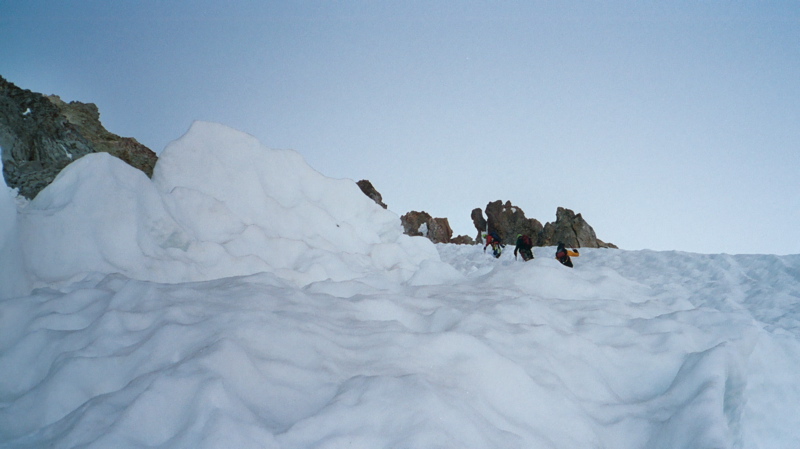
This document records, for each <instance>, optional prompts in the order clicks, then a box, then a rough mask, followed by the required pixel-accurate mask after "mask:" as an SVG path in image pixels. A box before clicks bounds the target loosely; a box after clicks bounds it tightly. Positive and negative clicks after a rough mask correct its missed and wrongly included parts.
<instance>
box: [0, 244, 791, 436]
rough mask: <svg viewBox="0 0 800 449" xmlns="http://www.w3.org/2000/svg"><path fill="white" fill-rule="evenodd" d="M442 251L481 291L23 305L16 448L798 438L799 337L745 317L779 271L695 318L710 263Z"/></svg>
mask: <svg viewBox="0 0 800 449" xmlns="http://www.w3.org/2000/svg"><path fill="white" fill-rule="evenodd" d="M438 249H439V251H440V252H441V254H442V258H443V260H445V261H447V262H450V263H452V264H453V265H454V266H458V267H459V269H460V270H461V272H462V273H464V275H465V277H466V279H464V280H462V281H459V282H453V281H452V280H450V281H448V282H446V283H444V284H439V285H426V286H413V285H407V284H406V285H403V284H399V283H392V282H386V283H384V284H378V283H375V282H372V283H365V282H360V281H358V280H349V281H340V282H339V281H332V280H326V281H321V282H318V283H312V284H310V285H308V286H306V287H305V288H297V287H296V286H294V285H293V284H291V283H289V282H287V281H286V280H283V279H280V278H279V277H277V276H276V275H274V274H267V273H264V274H256V275H251V276H246V277H231V278H226V279H220V280H214V281H206V282H197V283H183V284H161V283H153V282H146V281H140V280H132V279H129V278H127V277H125V276H122V275H115V274H111V275H107V276H97V277H89V278H87V279H84V280H83V281H81V282H78V283H74V284H72V285H71V286H70V287H69V288H68V289H63V290H60V291H57V290H52V289H42V290H37V291H35V292H34V293H33V294H32V295H30V296H27V297H21V298H16V299H8V300H5V301H3V302H2V303H0V304H2V311H3V314H2V320H3V322H2V323H0V325H1V326H0V329H2V330H1V331H0V400H2V408H0V445H3V447H9V448H34V447H44V446H47V447H50V446H52V447H59V448H66V447H88V448H94V447H97V448H100V447H115V448H127V447H130V448H144V447H187V448H188V447H192V448H212V447H213V448H227V447H237V448H249V447H252V448H264V447H266V448H269V447H272V448H301V447H315V448H317V447H318V448H340V447H364V448H366V447H369V448H395V447H463V448H498V447H503V448H539V447H541V448H575V447H607V448H612V447H613V448H642V447H647V448H689V447H691V448H738V447H743V448H780V447H790V446H791V444H793V443H791V442H793V441H796V440H797V437H798V436H800V433H798V429H800V418H798V416H797V414H796V413H794V408H795V406H796V404H797V403H798V400H800V391H798V387H797V382H796V381H795V380H794V379H795V374H796V372H797V370H798V368H800V345H798V341H797V338H796V336H793V335H789V334H787V333H786V332H785V331H784V330H783V329H780V330H776V329H771V328H769V326H764V325H763V323H762V322H759V321H757V320H755V319H754V318H753V316H752V315H753V314H752V313H751V312H750V311H749V310H748V308H747V307H745V306H744V305H742V306H741V307H738V308H733V307H731V306H732V304H734V301H737V300H738V299H739V298H749V302H750V303H756V302H757V301H755V299H756V298H755V297H754V296H752V295H750V296H748V295H746V294H744V290H745V288H743V287H742V284H741V282H742V280H743V278H741V277H740V276H742V273H746V272H748V271H750V270H756V269H758V267H760V266H762V265H763V264H764V263H770V260H773V258H772V256H764V257H751V256H731V257H730V258H729V260H730V261H731V262H733V263H734V264H735V265H736V266H737V267H738V268H737V269H732V268H731V267H732V266H733V265H730V266H728V267H727V268H726V269H724V270H723V269H720V270H721V271H715V273H716V274H722V273H723V271H724V272H725V273H727V274H726V275H725V276H719V280H718V282H717V284H716V287H715V288H714V289H713V290H714V291H719V292H727V294H726V296H714V295H713V294H711V295H709V296H706V297H703V301H702V302H703V305H702V306H699V307H698V306H695V305H693V304H692V302H693V301H697V300H698V299H700V294H699V293H697V292H696V291H695V287H696V285H693V283H694V282H697V281H696V280H695V279H696V276H698V275H699V274H703V273H706V271H705V270H707V269H708V267H707V256H703V255H695V254H681V253H652V252H628V251H617V250H585V251H584V252H583V255H582V256H581V257H580V258H579V259H577V260H576V265H577V266H576V268H575V269H573V270H570V269H567V268H564V267H562V266H561V265H559V264H558V263H557V262H556V261H555V260H552V259H550V257H549V253H552V248H544V249H542V248H537V249H536V251H537V259H535V260H534V261H531V262H528V263H522V262H515V261H514V260H513V258H511V257H507V256H504V257H503V258H501V259H500V260H495V259H493V258H491V257H490V256H487V255H485V254H484V253H483V252H482V251H481V249H480V247H457V246H454V245H439V246H438ZM777 259H778V260H780V261H781V263H780V265H783V266H784V269H783V271H782V273H776V274H775V275H773V276H770V277H768V278H763V279H762V280H760V281H754V283H752V284H749V285H747V286H746V290H747V291H751V292H752V291H767V289H768V285H767V284H769V283H772V286H771V287H770V288H771V289H772V290H775V289H779V290H782V291H790V292H791V291H794V289H795V288H796V287H797V285H798V283H800V279H798V278H797V276H796V274H794V275H793V274H792V273H796V270H797V268H798V262H797V259H796V258H793V257H778V258H777ZM667 266H673V267H676V266H678V267H682V268H681V271H678V270H665V269H664V267H667ZM633 267H638V268H633ZM714 276H715V275H714ZM654 279H657V282H653V281H652V280H654ZM775 279H781V280H782V281H781V282H782V285H776V284H774V282H775ZM670 285H673V286H684V285H685V286H686V287H676V288H674V289H670V288H667V286H670ZM683 288H691V289H692V290H693V293H692V294H689V293H688V292H687V291H685V290H683ZM783 298H784V300H786V301H789V300H788V299H787V298H788V296H784V297H783ZM763 299H764V300H765V301H769V298H767V297H765V298H763ZM797 300H798V298H797V297H794V299H793V301H795V303H796V301H797ZM785 305H786V306H790V307H789V308H790V309H791V306H792V304H790V303H789V302H787V303H786V304H785ZM717 306H718V307H717ZM782 319H784V320H785V319H786V317H783V318H782ZM776 332H777V333H776Z"/></svg>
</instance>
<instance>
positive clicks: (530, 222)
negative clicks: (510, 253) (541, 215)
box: [472, 200, 543, 245]
mask: <svg viewBox="0 0 800 449" xmlns="http://www.w3.org/2000/svg"><path fill="white" fill-rule="evenodd" d="M486 217H487V219H484V218H483V214H482V213H481V210H480V209H474V210H473V211H472V223H473V224H474V225H475V229H477V230H478V238H477V240H478V241H479V242H482V241H483V236H482V233H483V232H492V231H496V232H497V233H498V234H499V235H500V238H501V239H503V243H506V244H512V245H513V244H514V243H516V241H517V234H528V235H530V236H531V238H532V239H533V243H534V245H538V240H537V238H538V236H539V234H541V231H542V229H543V226H542V224H541V223H540V222H539V220H536V219H535V218H527V217H525V212H523V211H522V209H520V208H519V207H516V206H514V205H513V204H511V202H510V201H506V203H505V204H503V202H502V201H500V200H497V201H494V202H491V203H489V204H487V205H486Z"/></svg>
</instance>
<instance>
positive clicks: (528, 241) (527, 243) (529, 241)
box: [522, 234, 533, 248]
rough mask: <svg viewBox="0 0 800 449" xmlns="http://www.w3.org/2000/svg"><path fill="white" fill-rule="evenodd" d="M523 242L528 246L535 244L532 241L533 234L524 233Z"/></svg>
mask: <svg viewBox="0 0 800 449" xmlns="http://www.w3.org/2000/svg"><path fill="white" fill-rule="evenodd" d="M522 244H523V245H525V246H526V247H528V248H530V247H531V246H533V243H531V236H529V235H528V234H525V235H523V236H522Z"/></svg>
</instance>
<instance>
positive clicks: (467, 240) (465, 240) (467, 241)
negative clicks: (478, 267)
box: [450, 235, 475, 245]
mask: <svg viewBox="0 0 800 449" xmlns="http://www.w3.org/2000/svg"><path fill="white" fill-rule="evenodd" d="M450 243H453V244H455V245H474V244H475V240H473V239H472V237H470V236H468V235H459V236H456V237H453V238H452V239H450Z"/></svg>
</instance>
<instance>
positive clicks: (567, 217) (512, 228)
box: [472, 200, 616, 248]
mask: <svg viewBox="0 0 800 449" xmlns="http://www.w3.org/2000/svg"><path fill="white" fill-rule="evenodd" d="M486 217H487V218H485V219H484V218H483V214H482V213H481V210H480V209H474V210H473V211H472V222H473V224H474V225H475V229H477V230H478V238H477V239H476V240H477V241H478V242H482V241H483V233H484V232H491V231H497V233H498V234H499V235H500V237H501V238H502V239H503V242H504V243H506V244H511V245H513V244H515V243H516V239H517V235H518V234H528V235H530V236H531V239H532V240H533V244H534V245H535V246H555V245H557V244H558V242H563V243H564V244H565V245H566V246H569V247H573V248H616V246H615V245H614V244H611V243H606V242H603V241H602V240H600V239H598V238H597V236H596V235H595V232H594V229H592V227H591V226H590V225H589V223H587V222H586V220H584V219H583V217H582V216H581V214H575V212H573V211H571V210H569V209H565V208H563V207H559V208H558V210H556V221H555V222H553V223H547V224H545V225H544V226H542V224H541V223H540V222H539V221H538V220H536V219H534V218H527V217H525V212H523V211H522V209H520V208H519V207H516V206H514V205H512V204H511V202H510V201H506V203H505V204H503V203H502V201H499V200H498V201H494V202H491V203H489V204H487V205H486Z"/></svg>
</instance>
